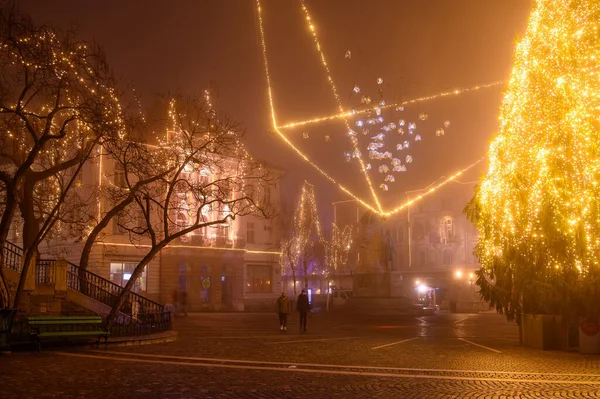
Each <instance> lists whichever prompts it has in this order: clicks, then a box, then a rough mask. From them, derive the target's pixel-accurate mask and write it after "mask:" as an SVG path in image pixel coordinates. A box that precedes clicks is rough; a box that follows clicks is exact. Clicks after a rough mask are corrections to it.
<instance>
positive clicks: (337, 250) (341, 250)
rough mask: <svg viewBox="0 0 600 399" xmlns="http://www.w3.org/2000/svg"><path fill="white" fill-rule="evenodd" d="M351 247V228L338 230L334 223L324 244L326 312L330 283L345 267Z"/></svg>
mask: <svg viewBox="0 0 600 399" xmlns="http://www.w3.org/2000/svg"><path fill="white" fill-rule="evenodd" d="M351 245H352V226H350V225H347V226H344V228H343V229H340V228H339V227H338V226H337V225H336V224H335V223H333V224H332V227H331V236H330V237H329V240H327V241H326V242H325V276H326V277H327V310H329V304H330V292H329V291H330V283H331V280H332V279H333V278H335V272H336V271H337V270H338V269H339V268H340V267H343V266H345V265H346V263H347V262H348V253H349V252H350V247H351Z"/></svg>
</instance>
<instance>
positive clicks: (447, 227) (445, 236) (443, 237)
mask: <svg viewBox="0 0 600 399" xmlns="http://www.w3.org/2000/svg"><path fill="white" fill-rule="evenodd" d="M453 237H454V221H453V220H452V218H451V217H450V216H446V217H443V218H442V219H441V220H440V242H441V243H442V244H447V243H448V242H449V241H450V240H452V238H453Z"/></svg>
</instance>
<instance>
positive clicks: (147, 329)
mask: <svg viewBox="0 0 600 399" xmlns="http://www.w3.org/2000/svg"><path fill="white" fill-rule="evenodd" d="M172 329H173V317H172V313H171V312H158V313H145V312H140V313H139V314H137V315H136V316H129V315H119V316H117V317H116V318H115V320H114V322H113V324H112V325H111V326H110V333H111V335H112V336H115V337H127V336H136V335H147V334H156V333H160V332H165V331H169V330H172Z"/></svg>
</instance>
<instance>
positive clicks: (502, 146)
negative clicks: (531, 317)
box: [467, 0, 600, 319]
mask: <svg viewBox="0 0 600 399" xmlns="http://www.w3.org/2000/svg"><path fill="white" fill-rule="evenodd" d="M599 27H600V2H598V1H591V0H590V1H584V0H577V1H573V0H537V1H536V2H535V5H534V9H533V11H532V14H531V17H530V19H529V23H528V27H527V31H526V34H525V36H524V38H523V39H522V40H521V41H520V43H519V44H518V45H517V48H516V54H515V59H514V67H513V71H512V74H511V77H510V81H509V84H508V89H507V91H506V94H505V96H504V100H503V103H502V106H501V109H500V127H499V132H498V135H497V137H496V138H495V139H494V141H493V142H492V144H491V146H490V152H489V157H490V165H489V170H488V173H487V175H486V176H485V177H484V179H483V182H482V183H481V186H480V187H479V190H478V192H477V194H476V195H475V198H474V199H473V201H472V202H471V203H470V204H469V206H468V207H467V212H468V213H470V215H471V216H472V220H474V221H475V223H476V225H477V227H478V229H479V233H480V237H479V244H478V246H477V249H476V253H477V255H478V256H479V259H480V262H481V264H482V268H481V270H480V272H479V280H478V285H479V286H480V287H481V294H482V296H483V298H484V299H486V300H489V301H491V304H492V305H493V306H495V307H496V309H497V310H498V311H499V312H501V313H504V314H506V315H507V317H508V318H509V319H513V318H515V317H517V318H518V317H519V315H520V314H521V313H523V312H524V313H557V314H561V313H562V314H565V315H567V314H568V315H572V316H577V315H586V314H594V313H597V312H598V310H600V301H599V300H598V299H599V298H600V284H599V282H600V278H599V277H600V272H599V268H600V266H599V260H598V257H599V256H600V186H599V185H598V183H599V180H600V145H599V144H600V74H599V73H600V69H599V60H600V29H599Z"/></svg>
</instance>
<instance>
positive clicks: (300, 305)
mask: <svg viewBox="0 0 600 399" xmlns="http://www.w3.org/2000/svg"><path fill="white" fill-rule="evenodd" d="M289 310H290V308H289V300H288V297H287V295H286V294H285V292H282V293H281V296H280V297H279V298H277V313H278V314H279V329H280V330H281V331H287V316H288V313H289ZM296 310H298V314H299V315H300V331H301V332H302V331H304V332H305V331H306V317H307V315H308V311H309V310H310V304H309V303H308V295H307V294H306V290H305V289H303V290H302V292H301V293H300V295H298V300H297V301H296Z"/></svg>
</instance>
